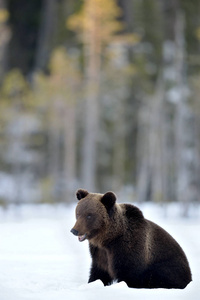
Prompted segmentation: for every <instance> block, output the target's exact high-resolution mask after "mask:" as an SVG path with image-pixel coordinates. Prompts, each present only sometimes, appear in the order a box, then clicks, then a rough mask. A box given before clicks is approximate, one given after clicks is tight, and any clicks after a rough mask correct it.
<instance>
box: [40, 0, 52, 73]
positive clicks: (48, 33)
mask: <svg viewBox="0 0 200 300" xmlns="http://www.w3.org/2000/svg"><path fill="white" fill-rule="evenodd" d="M41 15H42V17H41V20H42V21H41V26H40V32H39V38H38V47H37V51H36V62H35V69H36V70H38V69H44V68H45V67H46V66H47V62H48V60H49V57H50V53H51V50H52V44H53V39H54V34H55V30H56V22H57V0H44V3H43V9H42V14H41Z"/></svg>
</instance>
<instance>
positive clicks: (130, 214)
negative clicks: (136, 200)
mask: <svg viewBox="0 0 200 300" xmlns="http://www.w3.org/2000/svg"><path fill="white" fill-rule="evenodd" d="M124 209H125V215H126V217H127V219H134V220H135V221H136V220H144V216H143V213H142V212H141V210H140V209H139V208H138V207H136V206H134V205H132V204H124Z"/></svg>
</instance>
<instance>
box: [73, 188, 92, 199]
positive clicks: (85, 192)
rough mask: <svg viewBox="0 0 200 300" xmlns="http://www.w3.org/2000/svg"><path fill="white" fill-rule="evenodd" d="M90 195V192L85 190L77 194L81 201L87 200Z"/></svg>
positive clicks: (80, 190)
mask: <svg viewBox="0 0 200 300" xmlns="http://www.w3.org/2000/svg"><path fill="white" fill-rule="evenodd" d="M88 194H89V193H88V191H86V190H83V189H79V190H78V191H77V192H76V197H77V199H78V200H81V199H83V198H85V197H86V196H87V195H88Z"/></svg>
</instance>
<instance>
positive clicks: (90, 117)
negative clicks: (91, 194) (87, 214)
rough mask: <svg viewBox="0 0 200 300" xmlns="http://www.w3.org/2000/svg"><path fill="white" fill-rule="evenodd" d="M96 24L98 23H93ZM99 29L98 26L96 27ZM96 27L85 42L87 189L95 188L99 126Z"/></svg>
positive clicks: (85, 175)
mask: <svg viewBox="0 0 200 300" xmlns="http://www.w3.org/2000/svg"><path fill="white" fill-rule="evenodd" d="M95 25H96V26H98V24H95ZM98 29H99V30H100V28H98ZM96 32H98V30H97V28H95V26H94V28H92V29H91V30H90V31H89V32H88V35H87V38H86V43H85V66H86V100H85V102H86V103H85V120H84V121H85V124H84V128H85V133H84V140H83V165H82V182H83V186H84V187H85V188H86V189H88V190H90V191H91V190H95V189H96V161H97V157H96V153H97V141H98V126H99V113H98V111H99V108H98V96H99V76H100V53H101V51H100V44H99V43H100V40H98V36H97V35H96Z"/></svg>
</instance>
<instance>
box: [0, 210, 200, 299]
mask: <svg viewBox="0 0 200 300" xmlns="http://www.w3.org/2000/svg"><path fill="white" fill-rule="evenodd" d="M74 208H75V206H71V207H68V208H67V207H65V206H48V205H43V206H42V205H41V206H21V207H19V208H18V209H17V210H16V209H15V207H14V206H13V207H10V208H9V209H8V210H6V211H4V210H2V209H0V300H29V299H30V300H46V299H47V300H57V299H59V300H66V299H69V300H74V299H76V300H78V299H81V300H84V299H87V300H94V299H95V300H98V299H104V300H106V299H113V298H114V299H116V300H119V299H126V300H129V299H141V300H144V299H148V300H151V299H152V300H156V299H159V300H160V299H162V300H165V299H167V300H168V299H170V300H179V299H181V300H186V299H188V300H190V299H192V300H198V299H200V239H199V232H200V219H199V217H198V216H195V218H192V217H191V218H188V219H181V218H180V217H177V215H178V211H179V208H178V206H177V205H171V206H169V207H168V208H167V215H168V217H167V218H165V217H164V215H165V214H164V213H163V209H161V207H159V206H155V205H151V204H145V205H142V206H141V208H142V210H143V212H144V215H145V216H146V217H147V218H148V219H151V220H152V221H154V222H156V223H158V224H159V225H161V226H162V227H164V228H165V229H166V230H167V231H168V232H169V233H170V234H172V236H173V237H174V238H176V239H177V241H178V242H179V243H180V245H181V246H182V247H183V249H184V251H185V252H186V255H187V257H188V260H189V262H190V266H191V270H192V274H193V282H191V283H190V284H189V285H188V286H187V287H186V288H185V289H184V290H175V289H172V290H167V289H154V290H148V289H131V288H128V287H127V285H126V283H125V282H120V283H115V284H113V285H111V286H109V287H104V286H103V283H102V282H101V281H100V280H97V281H95V282H92V283H90V284H87V280H88V274H89V268H90V256H89V251H88V243H87V241H85V242H83V243H79V242H78V239H77V238H76V237H74V236H73V235H72V234H71V233H70V229H71V228H72V227H73V225H74V222H75V217H74ZM165 213H166V212H165Z"/></svg>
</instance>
